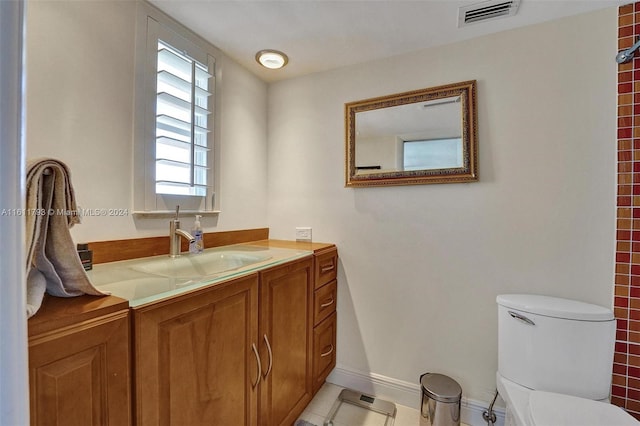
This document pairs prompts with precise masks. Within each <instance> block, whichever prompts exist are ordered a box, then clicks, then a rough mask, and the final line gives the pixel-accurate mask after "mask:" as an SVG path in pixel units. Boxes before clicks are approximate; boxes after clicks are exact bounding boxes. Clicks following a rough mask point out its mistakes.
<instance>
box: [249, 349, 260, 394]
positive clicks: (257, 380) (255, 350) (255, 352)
mask: <svg viewBox="0 0 640 426" xmlns="http://www.w3.org/2000/svg"><path fill="white" fill-rule="evenodd" d="M251 349H253V353H254V354H255V356H256V363H257V364H258V377H257V378H256V383H255V384H254V385H253V387H254V388H255V387H257V386H258V384H259V383H260V379H261V378H262V364H261V363H260V355H258V349H256V344H255V343H252V344H251Z"/></svg>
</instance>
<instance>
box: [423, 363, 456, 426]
mask: <svg viewBox="0 0 640 426" xmlns="http://www.w3.org/2000/svg"><path fill="white" fill-rule="evenodd" d="M420 385H421V386H422V404H421V406H420V426H460V400H461V399H462V388H461V387H460V385H459V384H458V382H456V381H455V380H453V379H452V378H451V377H448V376H445V375H443V374H434V373H425V374H423V375H422V376H420Z"/></svg>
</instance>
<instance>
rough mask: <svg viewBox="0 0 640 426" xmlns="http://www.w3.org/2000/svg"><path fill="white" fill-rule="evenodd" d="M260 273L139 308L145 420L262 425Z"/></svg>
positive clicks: (141, 417) (139, 400)
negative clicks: (259, 415) (259, 418)
mask: <svg viewBox="0 0 640 426" xmlns="http://www.w3.org/2000/svg"><path fill="white" fill-rule="evenodd" d="M257 312H258V277H257V274H254V275H251V276H249V277H244V278H239V279H236V280H233V281H230V282H228V283H224V284H220V285H217V286H214V287H210V288H207V289H203V290H200V291H196V292H193V293H190V294H186V295H183V296H178V297H176V298H174V299H171V300H168V301H166V302H160V303H157V304H153V305H151V306H147V307H141V308H140V309H136V310H135V316H134V321H135V336H136V342H135V369H136V382H135V395H136V418H137V424H139V425H144V426H150V425H174V426H175V425H189V426H198V425H234V426H241V425H246V426H255V425H257V410H258V406H257V402H258V397H257V395H258V386H256V387H254V384H257V377H258V374H259V371H258V370H259V368H258V353H257V350H254V349H253V348H254V345H255V344H257V342H256V339H257V324H258V317H257Z"/></svg>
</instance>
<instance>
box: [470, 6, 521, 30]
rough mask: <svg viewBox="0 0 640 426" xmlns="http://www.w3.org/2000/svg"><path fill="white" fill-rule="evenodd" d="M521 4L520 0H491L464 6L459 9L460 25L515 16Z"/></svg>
mask: <svg viewBox="0 0 640 426" xmlns="http://www.w3.org/2000/svg"><path fill="white" fill-rule="evenodd" d="M519 6H520V0H507V1H505V0H489V1H483V2H480V3H474V4H470V5H467V6H462V7H460V8H459V9H458V27H462V26H465V25H469V24H475V23H477V22H483V21H488V20H490V19H496V18H504V17H507V16H513V15H515V14H516V12H517V11H518V7H519Z"/></svg>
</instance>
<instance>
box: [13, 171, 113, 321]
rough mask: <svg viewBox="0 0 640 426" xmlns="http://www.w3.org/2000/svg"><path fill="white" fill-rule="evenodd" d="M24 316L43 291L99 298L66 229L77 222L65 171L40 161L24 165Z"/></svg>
mask: <svg viewBox="0 0 640 426" xmlns="http://www.w3.org/2000/svg"><path fill="white" fill-rule="evenodd" d="M26 183H27V191H26V193H27V202H26V207H27V213H28V214H26V215H25V217H26V233H25V234H26V238H27V244H26V247H27V258H26V261H27V264H26V269H27V317H31V316H33V315H34V314H35V313H36V312H37V311H38V309H39V308H40V305H41V304H42V299H43V297H44V293H45V291H46V292H47V293H49V294H51V295H52V296H58V297H75V296H81V295H83V294H91V295H95V296H104V295H107V294H108V293H104V292H101V291H100V290H98V289H97V288H95V287H94V286H93V284H91V282H90V281H89V277H88V276H87V273H86V272H85V270H84V268H83V267H82V263H81V261H80V258H79V257H78V254H77V252H76V246H75V244H74V242H73V239H72V238H71V233H70V232H69V229H70V228H71V227H72V226H73V225H75V224H76V223H79V222H80V218H79V216H78V215H77V205H76V200H75V193H74V190H73V186H72V185H71V180H70V173H69V168H68V167H67V166H66V165H65V164H64V163H63V162H61V161H58V160H54V159H40V160H36V161H33V162H30V164H29V165H28V167H27V179H26Z"/></svg>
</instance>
